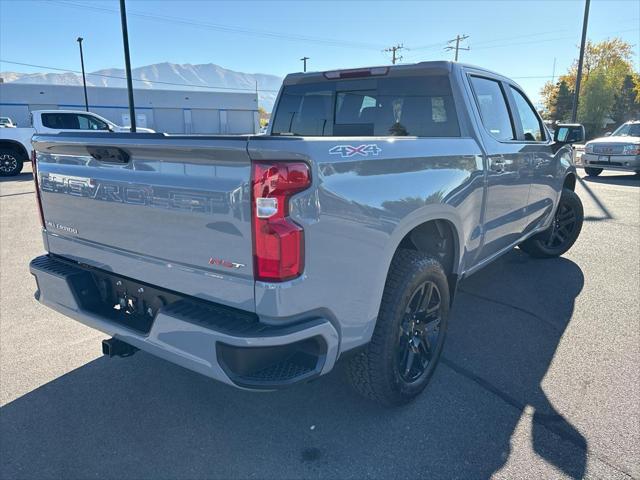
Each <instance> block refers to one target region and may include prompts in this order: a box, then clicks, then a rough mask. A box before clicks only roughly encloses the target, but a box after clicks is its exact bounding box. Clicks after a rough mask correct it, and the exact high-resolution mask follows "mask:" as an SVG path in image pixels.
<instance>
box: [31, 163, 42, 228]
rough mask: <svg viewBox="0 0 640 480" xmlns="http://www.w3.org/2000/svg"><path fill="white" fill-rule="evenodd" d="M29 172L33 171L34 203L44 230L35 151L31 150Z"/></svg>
mask: <svg viewBox="0 0 640 480" xmlns="http://www.w3.org/2000/svg"><path fill="white" fill-rule="evenodd" d="M31 170H33V183H34V184H35V187H36V203H37V204H38V214H39V215H40V226H41V227H42V228H44V213H42V200H41V199H40V185H39V184H38V167H37V165H36V151H35V150H31Z"/></svg>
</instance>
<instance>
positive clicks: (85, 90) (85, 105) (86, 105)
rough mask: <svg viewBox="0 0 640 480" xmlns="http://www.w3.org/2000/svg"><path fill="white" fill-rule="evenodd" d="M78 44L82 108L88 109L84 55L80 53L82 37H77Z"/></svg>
mask: <svg viewBox="0 0 640 480" xmlns="http://www.w3.org/2000/svg"><path fill="white" fill-rule="evenodd" d="M76 40H77V42H78V45H80V65H81V66H82V85H83V86H84V108H85V110H86V111H87V112H88V111H89V99H88V98H87V79H86V77H85V75H84V56H83V55H82V40H83V38H82V37H78V38H77V39H76Z"/></svg>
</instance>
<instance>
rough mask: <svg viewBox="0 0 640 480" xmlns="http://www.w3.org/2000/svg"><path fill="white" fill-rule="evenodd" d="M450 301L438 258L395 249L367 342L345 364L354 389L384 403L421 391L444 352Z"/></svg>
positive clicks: (398, 402)
mask: <svg viewBox="0 0 640 480" xmlns="http://www.w3.org/2000/svg"><path fill="white" fill-rule="evenodd" d="M449 302H450V294H449V284H448V282H447V277H446V275H445V273H444V269H443V268H442V265H441V264H440V262H439V261H438V260H436V259H435V258H432V257H429V256H426V255H424V254H421V253H419V252H416V251H413V250H399V251H398V252H397V253H396V255H395V257H394V259H393V261H392V264H391V268H390V271H389V275H388V277H387V283H386V285H385V289H384V293H383V296H382V304H381V306H380V312H379V315H378V320H377V323H376V327H375V330H374V332H373V336H372V338H371V342H370V343H369V344H368V345H367V347H366V349H365V350H364V351H363V352H361V353H359V354H358V355H356V356H355V357H353V358H352V359H351V360H350V362H349V364H348V366H347V372H348V375H349V377H350V380H351V384H352V385H353V387H354V388H355V390H356V391H358V393H360V394H361V395H363V396H365V397H367V398H369V399H371V400H374V401H376V402H378V403H381V404H383V405H387V406H396V405H403V404H405V403H408V402H410V401H411V400H413V399H414V398H415V397H416V396H417V395H419V394H420V393H421V392H422V391H423V390H424V388H425V387H426V386H427V384H428V383H429V380H430V379H431V377H432V376H433V372H434V371H435V368H436V366H437V364H438V360H439V359H440V354H441V353H442V348H443V345H444V340H445V336H446V333H447V323H448V318H449Z"/></svg>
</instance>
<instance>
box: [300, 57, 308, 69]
mask: <svg viewBox="0 0 640 480" xmlns="http://www.w3.org/2000/svg"><path fill="white" fill-rule="evenodd" d="M307 60H309V57H302V58H301V59H300V61H301V62H302V63H303V65H304V66H303V67H302V68H303V70H302V71H303V72H306V71H307Z"/></svg>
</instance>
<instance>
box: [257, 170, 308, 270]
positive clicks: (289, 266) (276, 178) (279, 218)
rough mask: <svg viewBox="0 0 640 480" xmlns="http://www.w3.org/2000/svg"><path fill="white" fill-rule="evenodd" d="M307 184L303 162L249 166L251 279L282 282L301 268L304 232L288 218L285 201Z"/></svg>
mask: <svg viewBox="0 0 640 480" xmlns="http://www.w3.org/2000/svg"><path fill="white" fill-rule="evenodd" d="M309 185H311V175H310V173H309V167H308V166H307V164H306V163H301V162H269V161H260V162H254V163H253V172H252V178H251V194H252V195H251V205H252V207H251V210H252V217H253V264H254V270H255V276H256V279H258V280H263V281H266V282H282V281H284V280H290V279H292V278H295V277H297V276H299V275H300V274H301V273H302V270H303V269H304V231H303V229H302V227H301V226H300V225H298V224H297V223H295V222H293V220H291V219H290V218H289V199H290V198H291V196H292V195H294V194H295V193H298V192H300V191H302V190H304V189H306V188H308V187H309Z"/></svg>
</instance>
